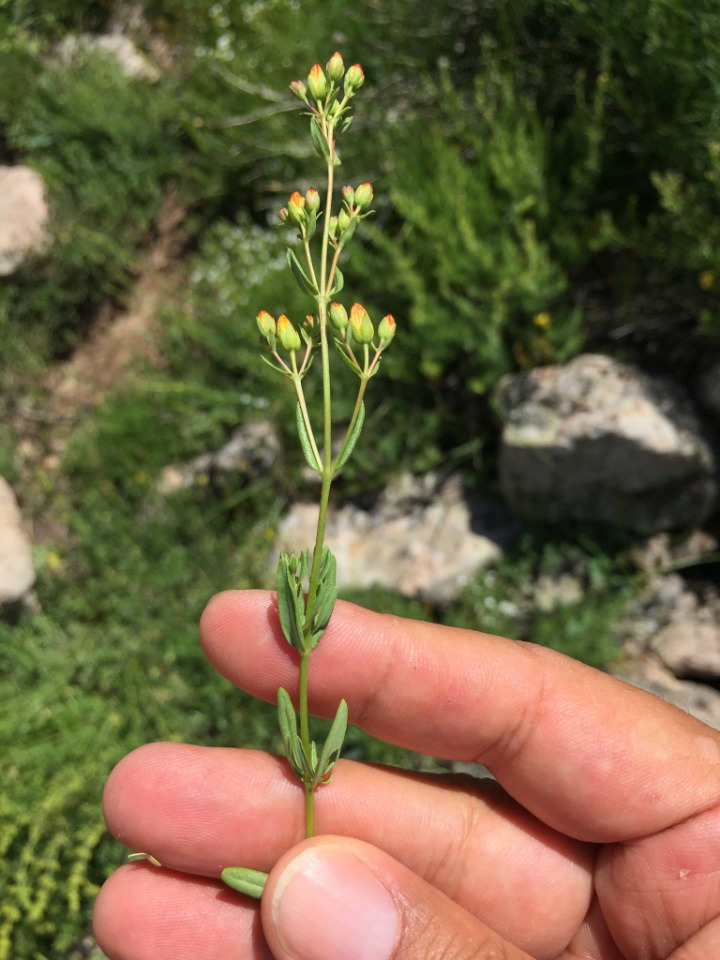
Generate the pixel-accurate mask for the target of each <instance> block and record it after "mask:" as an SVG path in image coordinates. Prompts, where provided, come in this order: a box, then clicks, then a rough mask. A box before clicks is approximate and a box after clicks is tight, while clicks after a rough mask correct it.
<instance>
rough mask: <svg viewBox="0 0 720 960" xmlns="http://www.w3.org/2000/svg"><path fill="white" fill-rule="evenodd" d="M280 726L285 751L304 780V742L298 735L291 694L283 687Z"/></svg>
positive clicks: (279, 707)
mask: <svg viewBox="0 0 720 960" xmlns="http://www.w3.org/2000/svg"><path fill="white" fill-rule="evenodd" d="M277 706H278V726H279V727H280V736H281V737H282V742H283V749H284V751H285V756H286V757H287V759H288V762H289V764H290V766H291V767H292V768H293V770H294V771H295V773H296V774H297V775H298V777H300V779H301V780H302V779H303V778H304V776H305V774H306V764H305V763H304V751H303V746H302V741H301V740H300V737H299V735H298V727H297V714H296V713H295V707H294V706H293V703H292V700H291V699H290V694H289V693H288V692H287V690H284V689H283V688H282V687H279V688H278V692H277Z"/></svg>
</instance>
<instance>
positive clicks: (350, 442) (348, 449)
mask: <svg viewBox="0 0 720 960" xmlns="http://www.w3.org/2000/svg"><path fill="white" fill-rule="evenodd" d="M364 423H365V404H364V403H361V404H360V409H359V410H358V415H357V419H356V420H355V423H354V424H353V428H352V433H351V434H350V436H349V437H348V439H347V443H346V444H345V448H344V450H341V451H340V455H339V457H338V458H337V461H336V462H335V467H334V469H335V472H337V471H338V470H340V468H341V467H343V466H344V465H345V464H346V463H347V461H348V459H349V457H350V454H351V453H352V452H353V450H354V449H355V444H356V443H357V442H358V437H359V436H360V433H361V431H362V428H363V424H364Z"/></svg>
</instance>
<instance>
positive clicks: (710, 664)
mask: <svg viewBox="0 0 720 960" xmlns="http://www.w3.org/2000/svg"><path fill="white" fill-rule="evenodd" d="M651 648H652V650H654V651H655V653H656V654H657V655H658V657H659V658H660V660H661V661H662V662H663V663H664V664H665V666H666V667H667V668H668V670H670V672H671V673H672V674H673V675H674V676H675V677H677V678H678V679H681V680H700V681H704V682H708V681H709V682H711V683H715V684H717V683H718V682H720V623H713V622H709V621H708V622H703V621H702V620H698V619H695V618H692V619H683V620H673V621H672V622H671V623H668V624H667V626H665V627H663V629H662V630H660V631H659V633H658V634H657V635H656V636H655V637H654V638H653V640H652V643H651Z"/></svg>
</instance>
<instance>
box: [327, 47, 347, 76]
mask: <svg viewBox="0 0 720 960" xmlns="http://www.w3.org/2000/svg"><path fill="white" fill-rule="evenodd" d="M325 69H326V70H327V75H328V76H329V77H330V79H331V80H332V81H333V83H337V82H338V80H341V79H342V76H343V74H344V73H345V64H344V63H343V58H342V57H341V56H340V54H339V53H338V52H337V50H336V51H335V53H334V54H333V55H332V56H331V57H330V59H329V60H328V62H327V64H326V66H325Z"/></svg>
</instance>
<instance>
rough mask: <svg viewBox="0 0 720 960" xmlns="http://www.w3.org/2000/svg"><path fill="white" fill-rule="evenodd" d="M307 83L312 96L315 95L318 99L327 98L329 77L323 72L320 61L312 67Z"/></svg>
mask: <svg viewBox="0 0 720 960" xmlns="http://www.w3.org/2000/svg"><path fill="white" fill-rule="evenodd" d="M307 85H308V90H309V91H310V94H311V96H313V97H314V98H315V99H316V100H324V99H325V96H326V94H327V88H328V84H327V77H326V76H325V74H324V73H323V68H322V67H321V66H320V64H319V63H316V64H315V65H314V66H313V67H311V69H310V74H309V76H308V82H307Z"/></svg>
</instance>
